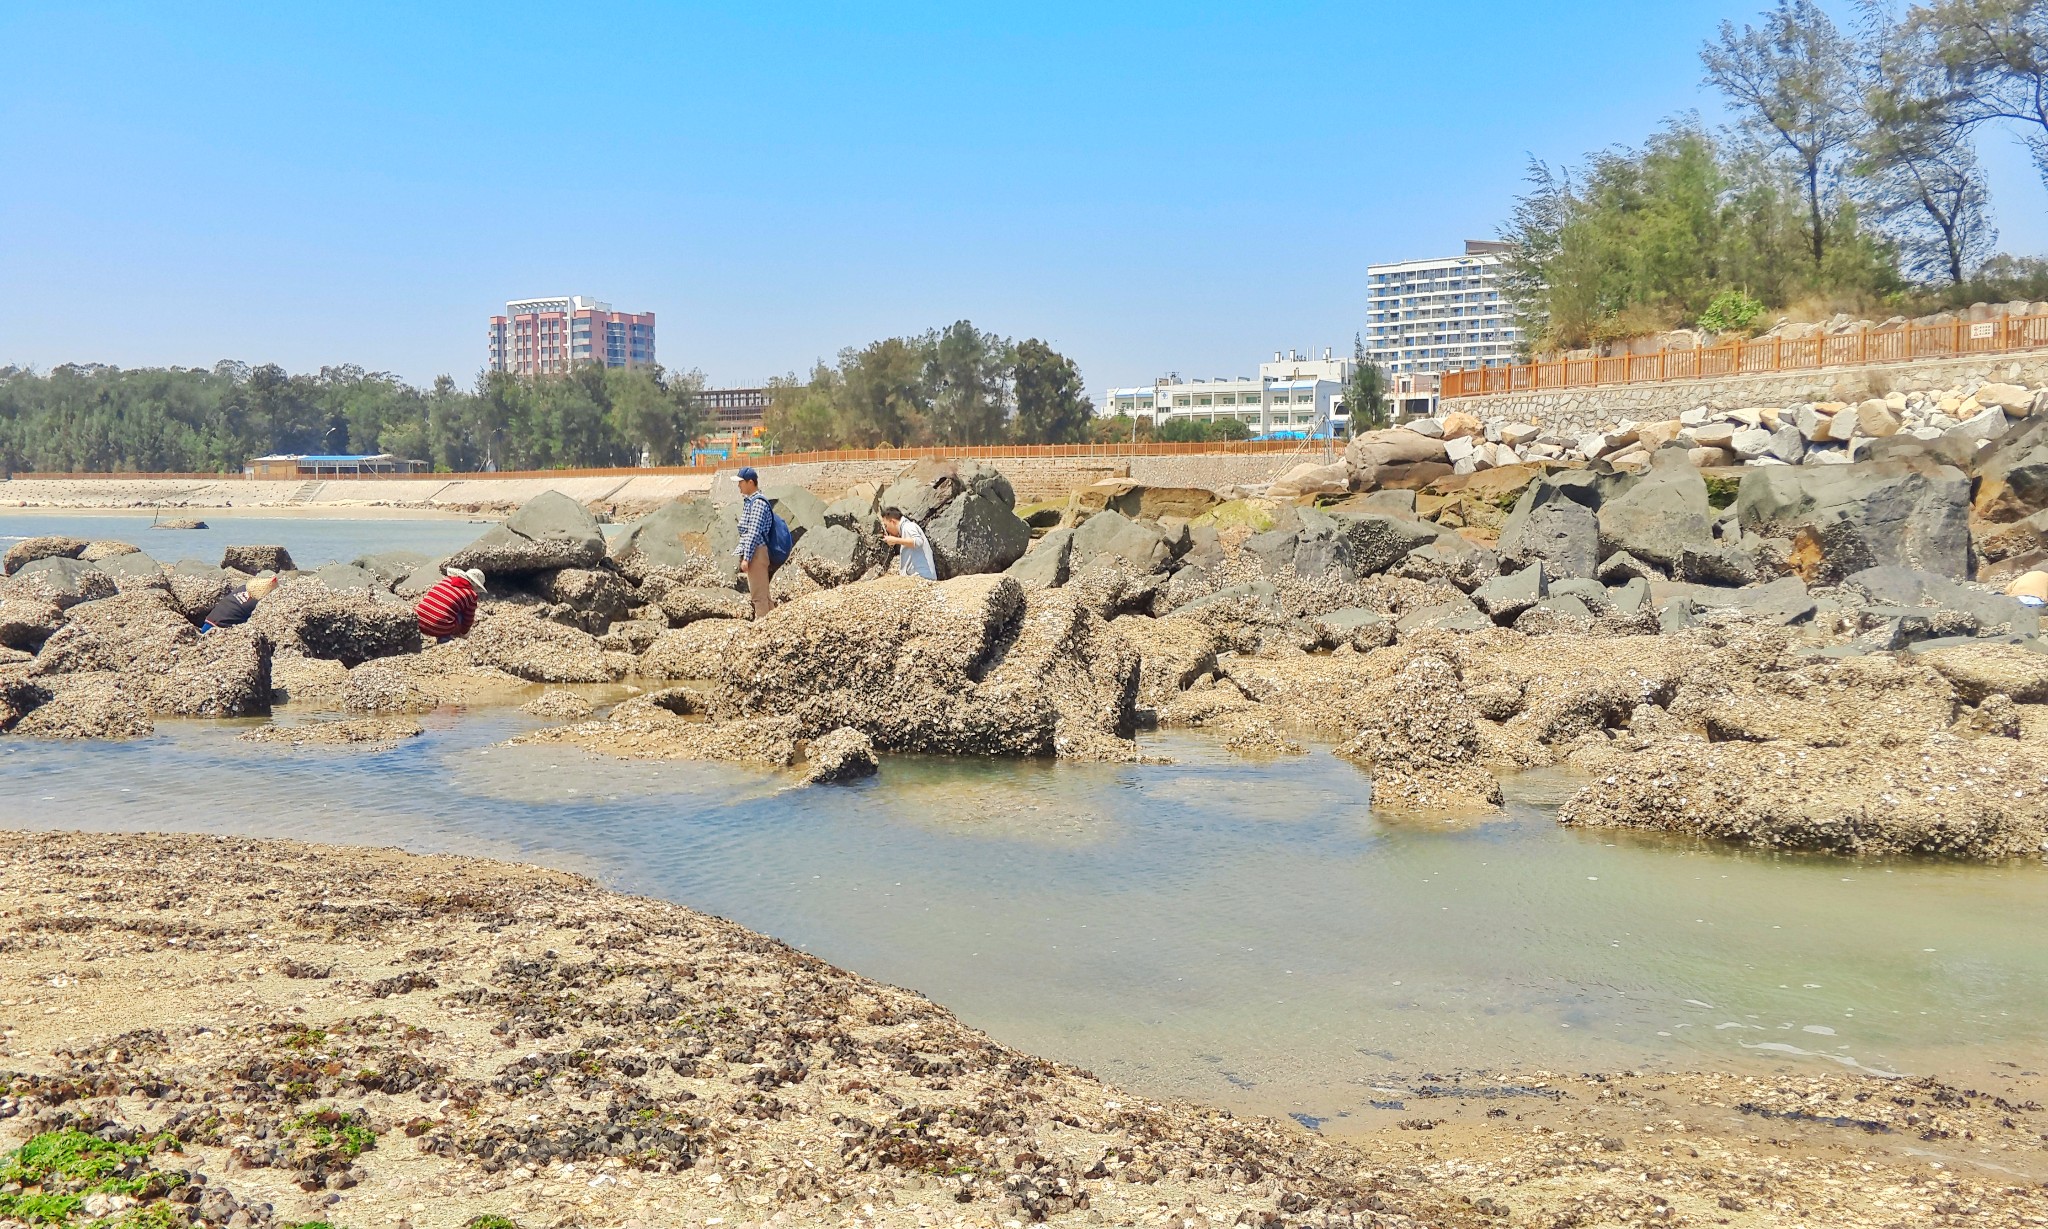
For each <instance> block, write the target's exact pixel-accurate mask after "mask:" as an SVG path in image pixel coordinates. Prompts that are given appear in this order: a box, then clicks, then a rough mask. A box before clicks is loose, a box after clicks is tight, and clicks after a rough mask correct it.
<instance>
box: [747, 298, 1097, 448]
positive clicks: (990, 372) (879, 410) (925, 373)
mask: <svg viewBox="0 0 2048 1229" xmlns="http://www.w3.org/2000/svg"><path fill="white" fill-rule="evenodd" d="M769 387H770V397H771V404H770V407H769V409H768V414H767V423H766V431H767V435H768V438H769V440H770V441H771V442H772V443H773V444H774V446H775V447H776V448H777V449H780V450H782V451H785V452H795V451H805V450H809V449H820V448H873V447H876V446H879V445H883V444H887V445H890V446H892V447H908V446H914V445H921V444H1002V443H1019V444H1064V443H1075V442H1082V441H1086V440H1089V439H1091V438H1093V434H1094V429H1095V426H1096V423H1095V418H1094V416H1095V406H1094V403H1093V402H1092V401H1090V400H1089V399H1088V397H1087V396H1085V395H1084V394H1083V392H1082V386H1081V371H1080V369H1079V368H1078V367H1076V366H1075V365H1074V361H1073V360H1072V359H1070V358H1067V357H1066V356H1065V355H1063V354H1061V353H1059V352H1058V351H1057V350H1054V349H1053V348H1052V347H1051V346H1049V345H1047V344H1046V343H1045V342H1043V341H1040V340H1038V339H1036V338H1033V339H1030V340H1027V341H1012V340H1010V339H1009V338H1005V337H999V336H997V335H996V334H994V333H984V332H982V331H981V330H980V329H977V328H975V327H974V325H973V324H972V323H971V322H969V321H966V320H962V321H959V322H957V323H955V324H953V325H951V326H949V327H947V328H944V329H933V330H931V331H930V332H927V333H921V334H918V335H916V336H913V337H886V338H883V339H882V340H880V341H876V342H871V343H869V344H868V345H866V346H860V347H849V348H848V349H845V350H841V351H840V352H839V359H838V361H837V362H836V363H828V362H825V361H822V360H821V361H819V362H818V363H816V364H815V365H814V366H813V367H812V368H811V373H810V375H809V376H808V377H798V376H797V375H795V374H794V373H792V374H790V375H787V376H783V377H780V378H777V379H774V380H771V381H769Z"/></svg>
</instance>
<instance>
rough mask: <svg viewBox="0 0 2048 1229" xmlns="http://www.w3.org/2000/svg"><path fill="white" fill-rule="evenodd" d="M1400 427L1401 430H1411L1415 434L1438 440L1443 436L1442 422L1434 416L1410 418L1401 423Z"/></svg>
mask: <svg viewBox="0 0 2048 1229" xmlns="http://www.w3.org/2000/svg"><path fill="white" fill-rule="evenodd" d="M1400 429H1401V430H1403V431H1413V432H1414V433H1415V434H1417V435H1420V436H1424V437H1426V438H1428V439H1433V440H1440V439H1442V438H1443V437H1444V424H1443V422H1442V421H1441V420H1440V419H1435V418H1412V419H1410V420H1408V421H1407V422H1404V423H1402V424H1401V428H1400Z"/></svg>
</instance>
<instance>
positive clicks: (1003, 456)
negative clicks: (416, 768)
mask: <svg viewBox="0 0 2048 1229" xmlns="http://www.w3.org/2000/svg"><path fill="white" fill-rule="evenodd" d="M1304 446H1305V445H1304V444H1303V442H1302V441H1301V440H1235V441H1228V442H1217V443H1193V444H989V445H972V446H969V445H962V446H960V447H950V446H946V445H933V446H927V447H919V448H837V449H831V450H828V451H823V452H784V453H773V454H769V455H766V456H753V457H750V456H740V457H734V458H732V459H730V460H724V461H717V462H714V463H712V464H709V465H653V466H646V467H632V468H611V469H521V470H493V471H489V472H464V473H439V474H433V473H420V474H341V475H334V474H322V475H311V474H307V475H300V476H297V477H292V478H267V479H263V481H266V482H358V481H362V482H422V481H432V482H452V481H465V480H466V481H489V480H495V479H498V478H644V477H661V476H663V475H681V474H710V473H716V472H717V471H719V470H722V469H739V468H740V467H741V466H746V465H757V466H760V467H762V468H764V469H765V468H767V467H769V466H772V465H804V464H813V463H817V462H822V461H900V462H902V463H903V464H905V465H908V464H910V463H911V462H913V461H924V460H951V459H955V458H957V459H961V460H1040V459H1074V458H1103V459H1112V458H1116V457H1176V456H1200V455H1211V456H1218V455H1221V456H1232V455H1235V456H1243V455H1249V454H1254V453H1271V452H1295V451H1299V450H1301V449H1302V448H1303V447H1304ZM1306 446H1307V447H1311V448H1313V447H1316V445H1315V444H1314V442H1313V441H1311V442H1310V443H1309V444H1308V445H1306ZM14 476H15V477H16V478H21V479H30V478H41V479H65V480H70V479H81V478H176V479H229V478H241V477H242V476H243V475H241V474H149V473H106V474H39V473H35V472H32V471H29V470H22V471H20V472H18V473H16V474H15V475H14Z"/></svg>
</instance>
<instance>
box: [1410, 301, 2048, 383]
mask: <svg viewBox="0 0 2048 1229" xmlns="http://www.w3.org/2000/svg"><path fill="white" fill-rule="evenodd" d="M2044 347H2048V315H2041V316H2006V317H2003V318H2001V319H1997V320H1979V321H1975V322H1971V321H1967V320H1958V321H1955V322H1953V323H1950V324H1920V325H1906V326H1904V327H1901V328H1896V329H1865V330H1863V331H1861V332H1857V333H1842V334H1839V335H1837V336H1833V337H1825V336H1822V337H1800V338H1785V337H1764V338H1758V339H1756V340H1754V341H1742V340H1736V341H1732V342H1726V343H1723V344H1721V345H1718V346H1708V347H1704V348H1701V349H1696V350H1665V351H1663V352H1661V353H1658V354H1624V355H1619V356H1617V357H1614V358H1568V359H1558V360H1556V361H1554V362H1548V363H1517V364H1514V365H1512V366H1507V367H1480V368H1473V369H1471V370H1468V371H1450V372H1445V373H1444V377H1443V391H1442V396H1443V399H1444V400H1446V401H1448V400H1450V399H1451V398H1453V397H1476V396H1479V395H1481V394H1483V393H1520V392H1535V391H1538V390H1541V389H1550V388H1593V387H1596V386H1599V385H1609V384H1657V383H1662V382H1664V381H1668V380H1711V379H1718V378H1721V377H1724V376H1747V375H1772V374H1776V373H1779V372H1787V371H1813V370H1817V369H1819V368H1822V367H1860V366H1865V365H1869V364H1873V363H1906V362H1913V361H1916V360H1921V359H1943V358H1967V357H1969V356H1970V355H1973V354H2006V353H2010V352H2013V351H2018V350H2036V349H2041V348H2044Z"/></svg>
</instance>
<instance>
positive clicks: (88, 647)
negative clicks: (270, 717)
mask: <svg viewBox="0 0 2048 1229" xmlns="http://www.w3.org/2000/svg"><path fill="white" fill-rule="evenodd" d="M270 654H271V649H270V644H269V642H268V641H267V640H265V639H264V638H263V637H261V636H258V635H254V634H250V633H248V632H247V631H245V630H244V629H238V628H228V629H225V630H222V631H217V632H212V633H209V634H207V635H204V636H202V635H200V634H199V632H198V629H196V628H194V627H193V626H192V624H191V623H189V622H188V621H186V620H185V619H184V617H183V616H181V615H179V614H178V613H177V611H176V610H174V609H172V608H171V606H170V604H169V602H168V601H167V600H166V598H165V597H164V596H163V595H162V594H158V593H149V592H142V593H127V594H122V595H120V596H118V597H112V598H107V599H105V600H103V601H98V602H91V603H87V604H85V605H82V606H79V607H77V608H75V609H74V610H73V611H72V612H71V614H70V616H69V618H67V619H66V621H65V624H64V626H63V627H61V628H59V629H58V630H57V631H56V632H54V633H53V634H52V635H51V636H50V638H49V639H48V640H47V641H45V642H44V643H43V647H42V649H41V651H39V652H38V653H37V654H36V659H35V661H34V663H33V664H31V665H30V667H29V671H30V673H31V674H33V675H36V676H55V675H76V674H108V675H117V676H119V677H120V678H121V679H122V688H123V693H124V694H125V695H127V696H128V697H130V698H131V699H133V700H134V701H135V702H137V703H139V704H141V705H142V706H143V708H144V709H145V711H147V712H150V713H153V714H156V715H158V716H177V717H251V716H260V715H262V714H264V713H268V712H269V711H270Z"/></svg>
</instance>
